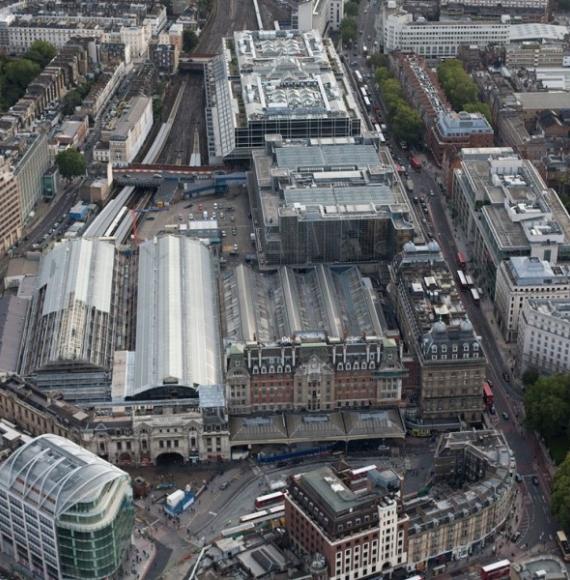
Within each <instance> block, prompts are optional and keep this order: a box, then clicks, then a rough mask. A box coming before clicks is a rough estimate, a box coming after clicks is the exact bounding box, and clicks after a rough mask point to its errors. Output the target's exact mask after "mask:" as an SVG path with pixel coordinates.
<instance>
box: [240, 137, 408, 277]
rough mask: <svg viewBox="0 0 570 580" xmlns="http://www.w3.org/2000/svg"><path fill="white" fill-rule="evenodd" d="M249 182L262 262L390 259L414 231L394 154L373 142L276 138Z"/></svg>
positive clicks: (256, 161) (259, 154)
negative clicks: (393, 159)
mask: <svg viewBox="0 0 570 580" xmlns="http://www.w3.org/2000/svg"><path fill="white" fill-rule="evenodd" d="M250 182H251V183H252V189H253V194H252V214H253V218H254V227H255V231H256V234H257V240H258V255H259V261H260V263H261V264H262V266H263V265H273V264H275V265H277V264H305V263H308V262H309V263H310V262H358V261H362V262H366V261H375V260H379V259H390V258H392V257H393V256H394V255H395V254H396V253H397V252H398V251H399V250H400V249H401V248H402V246H403V245H404V243H405V242H406V241H409V240H411V239H412V238H413V236H414V223H413V219H414V218H413V213H412V211H411V209H410V207H409V204H408V201H407V196H406V194H405V192H404V189H403V186H402V183H401V181H400V178H399V176H398V175H397V172H396V171H395V167H394V164H393V162H392V159H391V157H390V155H389V153H388V152H387V151H386V150H384V149H381V150H380V152H379V151H378V150H377V149H376V147H375V146H374V145H372V144H371V143H368V144H366V143H364V142H361V141H356V140H355V139H354V138H344V139H340V138H337V139H320V140H318V139H312V140H310V141H308V142H300V141H291V142H287V141H283V140H282V139H281V138H280V137H275V136H272V137H271V138H270V139H268V140H267V142H266V149H265V150H262V151H255V152H254V154H253V171H252V174H251V176H250Z"/></svg>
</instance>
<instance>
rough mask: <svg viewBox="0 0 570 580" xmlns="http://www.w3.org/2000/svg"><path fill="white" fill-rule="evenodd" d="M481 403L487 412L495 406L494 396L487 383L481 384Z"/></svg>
mask: <svg viewBox="0 0 570 580" xmlns="http://www.w3.org/2000/svg"><path fill="white" fill-rule="evenodd" d="M483 401H484V402H485V406H486V407H487V410H489V409H490V408H491V407H492V406H493V405H494V404H495V396H494V395H493V389H492V388H491V385H490V384H489V383H488V382H487V381H485V382H484V383H483Z"/></svg>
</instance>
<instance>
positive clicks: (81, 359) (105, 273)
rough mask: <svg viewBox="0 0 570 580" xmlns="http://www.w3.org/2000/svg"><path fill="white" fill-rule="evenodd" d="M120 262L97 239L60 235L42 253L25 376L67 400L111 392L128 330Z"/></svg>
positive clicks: (90, 398) (27, 338)
mask: <svg viewBox="0 0 570 580" xmlns="http://www.w3.org/2000/svg"><path fill="white" fill-rule="evenodd" d="M123 266H124V258H123V256H121V255H119V254H118V253H117V252H116V251H115V247H114V246H113V244H111V243H110V242H104V241H98V240H86V239H75V240H68V241H65V242H61V243H59V244H58V245H56V246H55V247H54V249H53V250H51V251H50V252H49V253H48V254H46V255H45V256H44V257H43V258H42V260H41V264H40V271H39V275H38V283H37V289H36V291H35V292H34V295H33V298H32V303H31V305H30V310H29V314H28V318H27V322H26V330H25V335H24V341H23V343H22V349H21V354H20V373H21V374H22V375H23V376H26V377H30V378H32V379H33V381H34V382H35V383H37V384H38V385H39V386H40V387H41V388H45V389H46V390H57V391H59V392H61V393H62V394H63V395H64V396H65V398H66V399H68V400H70V401H83V402H86V401H94V400H102V399H105V398H108V397H109V395H110V372H111V365H112V361H113V353H114V349H115V348H116V347H117V346H119V345H120V344H121V343H122V342H123V341H125V340H126V335H127V323H126V318H127V317H126V316H125V312H127V301H128V296H127V295H126V294H127V293H126V292H125V286H126V284H127V282H128V277H127V276H125V271H124V269H123ZM117 337H119V339H118V340H117Z"/></svg>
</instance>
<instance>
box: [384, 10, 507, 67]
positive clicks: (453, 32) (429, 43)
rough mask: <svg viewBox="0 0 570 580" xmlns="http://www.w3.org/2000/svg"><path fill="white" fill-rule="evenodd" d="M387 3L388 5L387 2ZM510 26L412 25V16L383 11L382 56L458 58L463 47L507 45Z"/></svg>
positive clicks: (453, 22)
mask: <svg viewBox="0 0 570 580" xmlns="http://www.w3.org/2000/svg"><path fill="white" fill-rule="evenodd" d="M386 4H389V3H386ZM509 27H510V25H509V24H506V23H501V22H473V21H469V20H463V21H442V22H428V21H425V22H415V21H414V20H413V16H412V14H408V13H404V14H402V13H396V14H389V13H387V12H386V10H384V14H383V17H382V26H381V36H380V38H381V45H382V46H383V48H384V52H385V53H389V52H392V51H394V50H399V51H402V52H415V53H417V54H419V55H421V56H424V57H426V58H427V59H441V58H450V57H455V56H457V51H458V50H459V47H460V46H461V45H463V44H467V45H470V46H475V45H476V46H479V47H480V48H485V47H486V46H488V45H489V44H494V45H505V44H507V43H508V42H509Z"/></svg>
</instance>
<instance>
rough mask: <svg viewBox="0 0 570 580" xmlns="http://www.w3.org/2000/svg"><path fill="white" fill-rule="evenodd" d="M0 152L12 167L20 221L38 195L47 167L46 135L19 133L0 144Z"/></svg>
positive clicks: (27, 213) (41, 188) (31, 208)
mask: <svg viewBox="0 0 570 580" xmlns="http://www.w3.org/2000/svg"><path fill="white" fill-rule="evenodd" d="M0 154H2V155H4V157H5V158H6V160H7V162H8V163H10V165H11V166H12V172H13V174H14V177H15V178H16V183H17V184H18V191H19V194H20V200H19V207H20V219H21V221H22V223H24V222H25V221H26V220H27V219H28V217H29V215H30V212H31V211H32V210H33V208H34V206H35V204H36V203H37V202H38V201H39V199H40V198H41V195H42V190H43V187H42V178H43V175H44V173H45V172H46V171H47V169H48V168H49V166H50V156H49V147H48V139H47V135H46V134H44V133H33V134H32V133H23V134H19V135H17V136H16V137H13V138H11V139H9V140H7V141H4V142H2V143H0Z"/></svg>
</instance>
